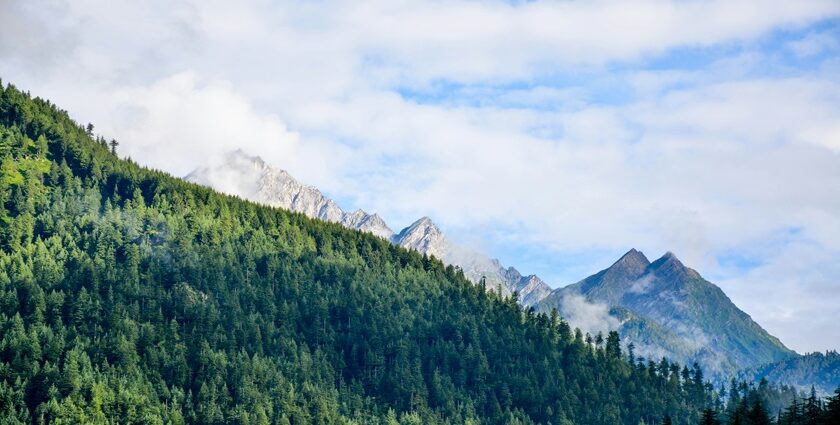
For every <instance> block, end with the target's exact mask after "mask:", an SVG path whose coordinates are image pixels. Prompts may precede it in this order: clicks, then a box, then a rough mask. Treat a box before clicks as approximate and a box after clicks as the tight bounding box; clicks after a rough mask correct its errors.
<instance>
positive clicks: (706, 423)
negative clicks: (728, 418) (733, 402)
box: [700, 408, 720, 425]
mask: <svg viewBox="0 0 840 425" xmlns="http://www.w3.org/2000/svg"><path fill="white" fill-rule="evenodd" d="M700 425H720V421H718V419H717V413H715V411H714V410H712V409H711V408H706V409H704V410H703V416H702V417H701V418H700Z"/></svg>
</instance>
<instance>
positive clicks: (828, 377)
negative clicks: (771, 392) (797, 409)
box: [739, 351, 840, 396]
mask: <svg viewBox="0 0 840 425" xmlns="http://www.w3.org/2000/svg"><path fill="white" fill-rule="evenodd" d="M761 378H766V379H767V380H768V381H770V382H777V383H780V384H785V385H791V386H794V387H796V388H797V389H799V390H801V391H807V390H809V389H810V388H811V386H812V385H813V386H814V387H815V388H816V390H817V392H818V393H820V394H821V395H824V396H825V395H830V394H833V393H834V390H835V389H836V388H838V387H840V354H838V353H837V351H827V352H825V353H824V354H823V353H809V354H805V355H802V356H796V357H793V358H790V359H786V360H782V361H780V362H776V363H769V364H763V365H761V366H756V367H752V368H749V369H746V370H744V371H742V372H741V373H740V375H739V379H743V380H748V381H754V382H758V381H760V380H761Z"/></svg>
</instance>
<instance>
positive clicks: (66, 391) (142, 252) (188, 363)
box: [0, 86, 719, 424]
mask: <svg viewBox="0 0 840 425" xmlns="http://www.w3.org/2000/svg"><path fill="white" fill-rule="evenodd" d="M177 142H178V141H177V140H173V141H172V143H177ZM116 146H117V144H116V142H114V143H110V144H109V143H108V142H106V141H105V140H104V139H102V138H101V137H98V136H94V132H93V128H92V126H87V127H86V128H83V127H81V126H79V125H78V124H76V123H74V122H73V121H71V120H70V118H69V117H68V115H67V114H66V113H65V112H63V111H61V110H59V109H57V108H56V107H55V106H53V105H51V104H50V103H49V102H47V101H43V100H39V99H37V98H36V99H32V98H31V97H30V96H29V95H28V94H26V93H23V92H21V91H19V90H17V89H15V88H14V87H12V86H7V87H5V88H3V89H2V92H0V169H2V175H0V205H2V209H0V221H1V222H2V228H1V229H0V335H2V339H1V340H0V418H2V421H3V422H4V423H173V424H178V423H207V424H222V423H280V424H304V423H397V422H399V423H406V424H411V423H413V424H420V423H425V424H431V423H487V424H494V423H545V424H547V423H552V424H569V423H576V424H637V423H639V422H640V421H641V420H644V421H645V422H646V423H648V424H652V423H658V422H660V421H661V420H662V419H663V418H664V417H665V416H666V415H668V416H669V417H670V418H672V420H673V423H677V424H686V423H696V422H697V421H698V420H699V419H700V411H701V410H702V409H703V408H704V407H708V406H718V407H719V403H718V404H717V405H716V400H715V397H714V394H713V392H712V391H711V389H710V387H709V386H707V385H704V382H703V376H702V372H701V371H700V370H699V369H698V368H694V369H688V368H684V367H682V366H678V365H675V364H670V363H669V362H667V361H664V360H663V361H658V362H653V361H646V360H645V361H643V360H641V359H633V358H632V354H630V355H629V356H628V354H627V353H625V352H623V350H622V345H621V343H620V341H619V339H618V335H617V334H615V333H612V334H610V335H609V336H608V337H607V338H606V341H602V340H601V339H600V338H596V339H595V341H594V342H590V341H592V340H591V339H590V338H584V336H583V335H581V333H580V332H579V331H577V332H575V331H573V330H572V329H570V328H569V326H568V325H567V324H566V323H565V322H564V321H563V320H561V319H560V318H559V317H558V316H557V315H556V314H535V313H533V312H532V311H530V310H526V311H523V310H522V308H521V307H520V306H519V305H517V303H516V300H515V299H509V298H508V299H503V298H501V297H499V296H498V295H496V294H494V293H493V292H491V291H485V290H484V289H483V288H482V287H481V286H480V285H474V284H471V283H470V282H469V281H468V280H467V279H465V278H464V276H463V275H462V274H461V273H460V272H458V271H457V270H456V269H454V268H452V267H444V266H443V264H442V263H441V262H439V261H437V260H435V259H430V258H427V257H423V256H420V255H419V254H417V253H413V252H410V251H408V250H405V249H402V248H399V247H396V246H394V245H391V244H389V243H388V242H386V241H385V240H383V239H381V238H378V237H375V236H373V235H370V234H366V233H362V232H358V231H352V230H348V229H345V228H343V227H341V226H340V225H339V224H332V223H326V222H322V221H317V220H313V219H309V218H306V217H304V216H303V215H301V214H294V213H290V212H287V211H283V210H279V209H273V208H269V207H264V206H258V205H256V204H253V203H249V202H246V201H243V200H240V199H237V198H233V197H229V196H223V195H220V194H218V193H215V192H213V191H211V190H209V189H206V188H202V187H200V186H197V185H194V184H190V183H186V182H184V181H182V180H179V179H175V178H172V177H170V176H168V175H166V174H164V173H161V172H158V171H153V170H148V169H144V168H142V167H140V166H138V165H137V164H134V163H132V162H131V161H127V160H120V159H119V158H117V156H116V155H115V154H114V153H113V150H114V148H115V147H116ZM628 357H630V359H631V360H630V361H628Z"/></svg>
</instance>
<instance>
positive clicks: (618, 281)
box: [537, 249, 795, 378]
mask: <svg viewBox="0 0 840 425" xmlns="http://www.w3.org/2000/svg"><path fill="white" fill-rule="evenodd" d="M575 297H583V298H584V299H585V300H586V302H589V303H595V304H599V305H603V306H605V308H608V309H609V319H612V322H611V325H612V327H614V328H617V329H618V331H619V333H621V335H622V336H623V337H624V338H625V341H626V342H632V343H633V344H634V345H635V346H636V349H637V352H638V353H639V354H641V355H643V356H646V357H649V358H660V357H662V356H665V357H668V358H670V359H672V360H676V361H679V362H681V363H687V364H691V363H693V362H697V363H699V364H700V365H701V366H702V367H703V369H704V370H705V371H706V372H707V373H709V374H710V375H711V376H713V377H718V378H725V377H727V376H729V375H730V374H732V373H734V372H736V371H738V370H740V369H743V368H745V367H749V366H753V365H757V364H762V363H768V362H776V361H781V360H785V359H789V358H792V357H794V356H795V353H794V352H793V351H791V350H789V349H788V348H787V347H785V346H784V345H783V344H782V343H781V342H780V341H779V340H778V339H777V338H776V337H774V336H772V335H770V334H769V333H767V331H765V330H764V329H762V328H761V326H759V325H758V324H757V323H755V322H754V321H753V320H752V319H751V318H750V316H749V315H747V314H746V313H744V312H743V311H741V310H740V309H738V307H737V306H735V304H733V303H732V301H731V300H730V299H729V298H728V297H727V296H726V295H725V294H724V293H723V291H722V290H721V289H720V288H718V287H717V286H715V285H714V284H712V283H711V282H709V281H707V280H705V279H703V277H702V276H700V274H699V273H697V271H695V270H693V269H691V268H689V267H686V266H685V265H684V264H683V263H682V262H681V261H680V260H679V259H678V258H677V257H676V256H675V255H674V254H673V253H670V252H669V253H666V254H665V255H663V256H662V257H661V258H659V259H657V260H656V261H654V262H652V263H651V262H650V261H649V260H648V259H647V257H645V256H644V254H643V253H641V252H639V251H637V250H635V249H631V250H630V251H629V252H627V253H626V254H625V255H624V256H622V257H621V258H620V259H619V260H618V261H616V262H615V263H614V264H613V265H612V266H610V267H609V268H607V269H604V270H602V271H600V272H598V273H596V274H595V275H592V276H590V277H588V278H586V279H584V280H582V281H580V282H578V283H575V284H573V285H569V286H567V287H564V288H560V289H557V290H555V291H553V292H552V293H551V294H550V295H548V296H547V297H546V298H544V299H543V300H542V301H541V302H540V303H539V304H538V306H537V308H538V309H539V310H541V311H549V310H550V309H551V308H557V309H558V310H559V311H560V312H561V314H562V313H564V310H570V308H569V305H570V304H569V301H568V300H569V299H574V298H575ZM566 313H567V314H568V315H570V316H574V315H575V313H576V312H575V311H570V312H569V311H567V312H566Z"/></svg>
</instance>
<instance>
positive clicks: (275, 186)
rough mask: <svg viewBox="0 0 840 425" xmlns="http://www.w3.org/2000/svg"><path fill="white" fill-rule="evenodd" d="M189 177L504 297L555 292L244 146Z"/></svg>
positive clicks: (431, 228) (534, 299)
mask: <svg viewBox="0 0 840 425" xmlns="http://www.w3.org/2000/svg"><path fill="white" fill-rule="evenodd" d="M185 179H186V180H188V181H191V182H194V183H198V184H201V185H204V186H208V187H212V188H214V189H216V190H219V191H221V192H224V193H228V194H231V195H236V196H240V197H242V198H245V199H249V200H252V201H254V202H258V203H261V204H265V205H270V206H273V207H279V208H283V209H287V210H290V211H295V212H299V213H302V214H305V215H307V216H309V217H312V218H318V219H321V220H325V221H330V222H335V223H340V224H342V225H344V226H345V227H348V228H351V229H356V230H361V231H364V232H368V233H372V234H374V235H376V236H379V237H380V238H383V239H386V240H389V241H391V242H392V243H394V244H396V245H399V246H402V247H404V248H408V249H412V250H414V251H417V252H419V253H421V254H425V255H428V256H433V257H435V258H438V259H440V260H442V261H443V262H445V263H447V264H451V265H454V266H458V267H459V268H461V270H463V272H464V274H465V275H466V276H467V278H468V279H470V280H471V281H473V282H475V283H478V282H480V281H481V280H482V279H484V281H485V283H486V285H487V287H488V288H490V289H494V290H498V291H500V292H501V293H502V294H503V295H506V296H509V295H511V294H513V293H514V292H516V293H518V294H519V301H520V303H521V304H523V305H525V306H531V305H535V304H536V303H538V302H539V301H540V300H542V299H543V298H544V297H545V296H547V295H548V294H549V293H550V292H551V287H549V286H548V285H547V284H546V283H545V282H544V281H543V280H542V279H540V278H539V277H538V276H536V275H527V276H524V275H522V274H521V273H520V272H519V271H518V270H516V269H515V268H513V267H504V266H503V265H502V264H501V263H500V262H499V260H497V259H494V258H490V257H488V256H487V255H484V254H482V253H479V252H476V251H474V250H471V249H468V248H465V247H462V246H459V245H457V244H454V243H452V242H451V241H450V240H449V239H447V238H446V236H445V235H444V233H443V232H442V231H441V230H440V228H439V227H438V225H437V224H435V223H434V222H433V221H432V220H431V219H430V218H429V217H422V218H420V219H418V220H416V221H414V222H413V223H411V224H410V225H408V226H407V227H405V228H403V229H402V230H400V231H399V232H398V233H394V232H393V231H392V230H391V228H390V227H389V226H388V224H386V223H385V221H384V220H383V219H382V218H381V217H380V216H379V215H377V214H369V213H367V212H365V211H363V210H361V209H359V210H356V211H353V212H345V211H344V210H342V209H341V208H340V207H339V206H338V205H337V204H336V203H335V202H334V201H333V200H331V199H329V198H328V197H326V196H325V195H324V194H323V193H321V191H320V190H318V189H317V188H315V187H312V186H308V185H304V184H301V183H300V182H298V181H297V180H295V179H294V178H293V177H292V176H291V175H290V174H289V173H288V172H286V171H285V170H280V169H277V168H274V167H272V166H270V165H269V164H267V163H266V162H265V161H264V160H263V159H262V158H260V157H257V156H252V155H248V154H247V153H245V152H244V151H242V150H236V151H233V152H231V153H230V154H228V155H226V156H225V158H224V160H223V161H222V162H221V163H220V164H218V165H215V166H208V167H202V168H199V169H196V170H194V171H193V172H191V173H190V174H188V175H187V176H186V177H185Z"/></svg>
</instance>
